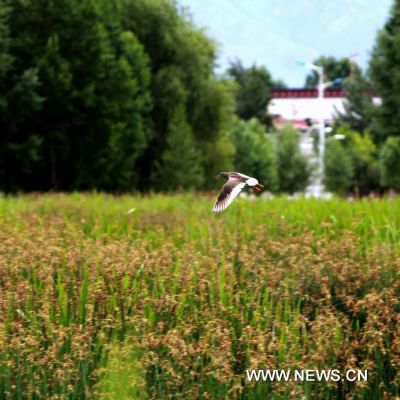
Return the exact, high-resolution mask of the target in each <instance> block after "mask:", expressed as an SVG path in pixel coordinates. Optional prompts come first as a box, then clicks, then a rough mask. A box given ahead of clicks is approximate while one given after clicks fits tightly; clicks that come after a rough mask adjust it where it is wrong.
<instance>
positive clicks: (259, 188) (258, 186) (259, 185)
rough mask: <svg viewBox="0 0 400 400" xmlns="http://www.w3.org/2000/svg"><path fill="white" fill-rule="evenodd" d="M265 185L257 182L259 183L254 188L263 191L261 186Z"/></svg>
mask: <svg viewBox="0 0 400 400" xmlns="http://www.w3.org/2000/svg"><path fill="white" fill-rule="evenodd" d="M263 187H264V185H261V183H257V185H254V186H253V189H254V190H257V192H261V188H263Z"/></svg>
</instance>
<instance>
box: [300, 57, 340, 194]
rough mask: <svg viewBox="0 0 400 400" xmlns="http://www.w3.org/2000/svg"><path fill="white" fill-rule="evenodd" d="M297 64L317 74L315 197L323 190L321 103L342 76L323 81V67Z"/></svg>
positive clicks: (323, 131)
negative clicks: (317, 106) (318, 107)
mask: <svg viewBox="0 0 400 400" xmlns="http://www.w3.org/2000/svg"><path fill="white" fill-rule="evenodd" d="M297 63H298V64H300V65H302V66H305V67H307V68H309V69H311V70H313V71H315V72H317V74H318V86H317V89H318V101H319V104H320V113H319V135H318V136H319V144H318V176H317V182H316V185H315V186H316V191H315V194H316V196H317V197H321V194H322V192H323V176H324V152H325V120H324V115H323V104H324V91H325V89H326V88H327V87H329V86H332V85H337V84H339V83H340V82H342V80H343V79H342V78H336V79H334V80H333V81H330V82H324V67H322V66H320V65H315V64H311V63H307V62H305V61H297Z"/></svg>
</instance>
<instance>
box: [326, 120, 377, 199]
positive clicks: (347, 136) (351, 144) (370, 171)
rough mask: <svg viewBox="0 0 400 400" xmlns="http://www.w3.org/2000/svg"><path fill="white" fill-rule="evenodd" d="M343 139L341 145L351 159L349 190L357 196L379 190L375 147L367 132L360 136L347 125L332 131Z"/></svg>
mask: <svg viewBox="0 0 400 400" xmlns="http://www.w3.org/2000/svg"><path fill="white" fill-rule="evenodd" d="M334 132H335V133H336V134H338V135H341V136H343V137H344V139H343V140H341V141H340V142H341V145H342V146H343V147H344V148H345V149H346V152H347V154H348V155H349V157H350V159H351V165H352V176H351V182H350V185H349V189H351V190H353V191H355V192H356V193H357V194H368V193H369V192H371V191H373V190H377V189H378V188H379V172H378V161H377V149H376V145H375V144H374V142H373V141H372V139H371V137H370V135H369V134H368V132H365V133H363V134H360V133H359V132H357V131H354V130H352V129H351V128H350V127H349V126H347V125H340V126H339V127H338V128H336V129H335V130H334Z"/></svg>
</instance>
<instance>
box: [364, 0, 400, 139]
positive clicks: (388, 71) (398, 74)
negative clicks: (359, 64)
mask: <svg viewBox="0 0 400 400" xmlns="http://www.w3.org/2000/svg"><path fill="white" fill-rule="evenodd" d="M399 43H400V1H399V0H395V1H394V4H393V7H392V10H391V13H390V16H389V18H388V20H387V21H386V23H385V25H384V27H383V29H382V30H381V31H380V32H379V34H378V37H377V40H376V43H375V46H374V49H373V52H372V57H371V60H370V65H369V67H370V73H371V78H372V81H373V83H374V88H375V90H376V91H377V94H378V95H379V97H380V98H381V99H382V104H381V105H380V107H379V108H378V110H377V114H376V120H375V123H374V126H373V129H372V134H373V137H374V140H375V142H377V143H379V144H381V143H383V142H385V140H386V138H387V137H389V136H400V114H399V112H398V111H399V107H400V59H399V56H398V55H399V50H400V45H399Z"/></svg>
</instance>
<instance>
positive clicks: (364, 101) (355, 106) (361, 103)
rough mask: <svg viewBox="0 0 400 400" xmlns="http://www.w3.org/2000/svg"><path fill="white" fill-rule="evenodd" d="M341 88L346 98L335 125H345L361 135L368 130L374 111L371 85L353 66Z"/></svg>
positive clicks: (359, 70) (356, 67)
mask: <svg viewBox="0 0 400 400" xmlns="http://www.w3.org/2000/svg"><path fill="white" fill-rule="evenodd" d="M343 87H344V89H345V90H346V92H347V97H346V101H345V102H344V104H343V105H344V112H343V113H339V115H338V118H337V121H336V124H346V125H348V126H349V127H350V128H351V129H353V130H355V131H357V132H359V133H363V132H364V131H366V130H367V129H369V128H370V126H371V123H372V119H373V116H374V112H375V109H376V106H375V105H374V104H373V100H372V95H373V88H372V83H371V81H370V80H369V79H368V78H367V77H366V76H365V75H364V73H363V71H362V70H361V69H360V68H359V67H358V66H357V65H353V66H352V68H351V75H350V76H349V77H348V78H346V79H345V80H344V82H343Z"/></svg>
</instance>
